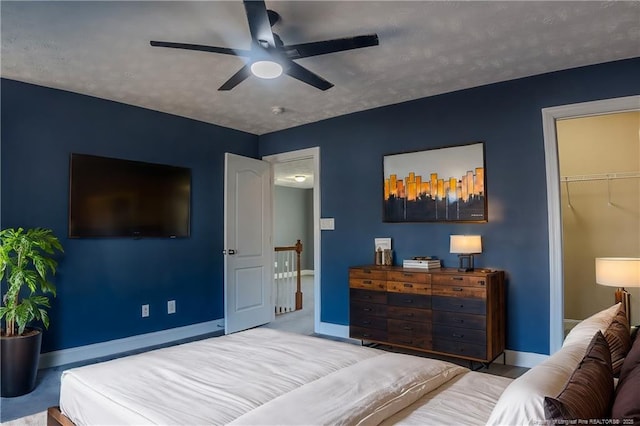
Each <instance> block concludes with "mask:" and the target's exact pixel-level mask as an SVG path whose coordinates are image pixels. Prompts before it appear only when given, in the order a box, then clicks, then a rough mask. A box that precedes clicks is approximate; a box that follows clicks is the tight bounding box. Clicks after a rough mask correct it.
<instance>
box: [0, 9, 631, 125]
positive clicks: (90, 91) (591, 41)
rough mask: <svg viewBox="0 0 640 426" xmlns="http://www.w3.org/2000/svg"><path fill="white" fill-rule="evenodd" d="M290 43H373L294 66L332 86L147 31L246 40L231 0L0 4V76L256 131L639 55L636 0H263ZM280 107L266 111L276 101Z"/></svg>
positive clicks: (242, 19)
mask: <svg viewBox="0 0 640 426" xmlns="http://www.w3.org/2000/svg"><path fill="white" fill-rule="evenodd" d="M267 7H269V8H271V9H274V10H276V11H277V12H278V13H279V14H280V15H281V17H282V19H281V21H280V22H279V23H277V24H276V25H275V26H274V31H275V32H276V33H278V34H279V35H280V36H281V37H282V39H283V41H284V42H285V44H295V43H303V42H310V41H318V40H324V39H331V38H338V37H346V36H353V35H359V34H369V33H377V34H378V35H379V38H380V46H376V47H369V48H365V49H359V50H352V51H347V52H340V53H333V54H328V55H322V56H316V57H312V58H306V59H301V60H298V61H297V62H298V63H300V64H301V65H304V66H305V67H308V68H309V69H310V70H311V71H313V72H315V73H317V74H319V75H321V76H322V77H324V78H325V79H327V80H329V81H330V82H332V83H334V84H335V87H333V88H331V89H329V90H328V91H326V92H322V91H319V90H317V89H314V88H313V87H310V86H308V85H305V84H303V83H301V82H299V81H297V80H294V79H292V78H290V77H287V76H283V77H280V78H278V79H275V80H259V79H257V78H255V77H251V78H249V79H248V80H246V81H244V82H243V83H241V84H240V85H239V86H237V87H236V88H235V89H233V90H231V91H230V92H218V91H217V88H218V87H219V86H220V85H221V84H222V83H223V82H224V81H226V80H227V79H228V78H229V77H230V76H231V75H233V74H234V73H235V72H236V71H237V70H238V69H239V68H240V67H241V66H242V65H243V62H242V61H243V60H242V59H241V58H238V57H233V56H225V55H218V54H212V53H204V52H193V51H181V50H175V49H163V48H156V47H150V46H149V41H150V40H154V39H155V40H166V41H176V42H185V43H194V44H210V45H216V46H223V47H235V48H242V49H248V48H249V44H250V37H249V29H248V25H247V21H246V16H245V14H244V8H243V5H242V3H241V2H240V1H230V2H211V1H209V2H207V1H200V2H185V1H182V2H166V1H163V2H155V1H144V2H120V1H113V2H96V1H89V2H81V1H72V2H59V1H45V2H31V1H21V2H11V1H4V0H3V1H2V3H1V12H2V26H1V36H2V51H1V54H2V56H1V62H2V66H1V71H2V76H3V77H6V78H10V79H15V80H19V81H24V82H28V83H34V84H39V85H43V86H48V87H54V88H59V89H64V90H69V91H72V92H77V93H82V94H87V95H92V96H96V97H99V98H104V99H110V100H114V101H119V102H123V103H127V104H131V105H137V106H141V107H145V108H150V109H154V110H158V111H163V112H167V113H172V114H176V115H180V116H184V117H189V118H193V119H196V120H201V121H204V122H209V123H214V124H218V125H222V126H226V127H230V128H234V129H238V130H243V131H247V132H250V133H254V134H264V133H268V132H272V131H276V130H281V129H285V128H289V127H293V126H298V125H302V124H305V123H310V122H315V121H319V120H323V119H326V118H329V117H334V116H338V115H342V114H347V113H351V112H355V111H362V110H366V109H370V108H374V107H378V106H383V105H389V104H394V103H399V102H403V101H407V100H411V99H417V98H422V97H426V96H431V95H435V94H439V93H445V92H450V91H454V90H458V89H463V88H468V87H473V86H479V85H484V84H489V83H494V82H498V81H504V80H510V79H515V78H519V77H525V76H530V75H534V74H540V73H545V72H550V71H556V70H560V69H567V68H573V67H578V66H583V65H590V64H595V63H601V62H608V61H612V60H618V59H625V58H630V57H637V56H640V2H637V1H631V2H621V1H606V2H595V1H575V2H563V1H548V2H531V1H510V2H497V1H491V2H479V1H471V2H467V1H465V2H416V1H413V2H400V1H386V2H369V1H340V2H328V1H320V2H313V1H267ZM274 106H280V107H282V108H284V112H283V113H281V114H274V113H273V111H272V110H273V107H274Z"/></svg>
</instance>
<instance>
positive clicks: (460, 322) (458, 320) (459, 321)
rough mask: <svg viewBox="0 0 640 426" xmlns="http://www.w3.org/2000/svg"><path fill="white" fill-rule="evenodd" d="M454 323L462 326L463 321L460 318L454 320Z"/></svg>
mask: <svg viewBox="0 0 640 426" xmlns="http://www.w3.org/2000/svg"><path fill="white" fill-rule="evenodd" d="M454 321H455V322H457V323H458V324H464V320H463V319H460V318H454Z"/></svg>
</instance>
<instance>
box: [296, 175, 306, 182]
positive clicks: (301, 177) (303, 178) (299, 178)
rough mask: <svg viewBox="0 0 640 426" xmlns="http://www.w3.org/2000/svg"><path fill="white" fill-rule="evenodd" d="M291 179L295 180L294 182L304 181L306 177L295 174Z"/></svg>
mask: <svg viewBox="0 0 640 426" xmlns="http://www.w3.org/2000/svg"><path fill="white" fill-rule="evenodd" d="M293 180H295V181H296V182H304V181H305V180H307V177H306V176H303V175H295V176H294V177H293Z"/></svg>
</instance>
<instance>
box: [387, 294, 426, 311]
mask: <svg viewBox="0 0 640 426" xmlns="http://www.w3.org/2000/svg"><path fill="white" fill-rule="evenodd" d="M387 300H388V303H389V305H394V306H406V307H407V308H426V309H429V308H431V296H423V295H420V294H406V293H388V294H387Z"/></svg>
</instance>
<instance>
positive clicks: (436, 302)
mask: <svg viewBox="0 0 640 426" xmlns="http://www.w3.org/2000/svg"><path fill="white" fill-rule="evenodd" d="M431 299H432V300H431V302H432V306H433V309H434V310H436V309H437V310H440V311H449V312H461V313H465V314H480V315H484V314H485V313H486V311H487V304H486V301H485V300H484V299H470V298H464V297H445V296H432V298H431Z"/></svg>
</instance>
